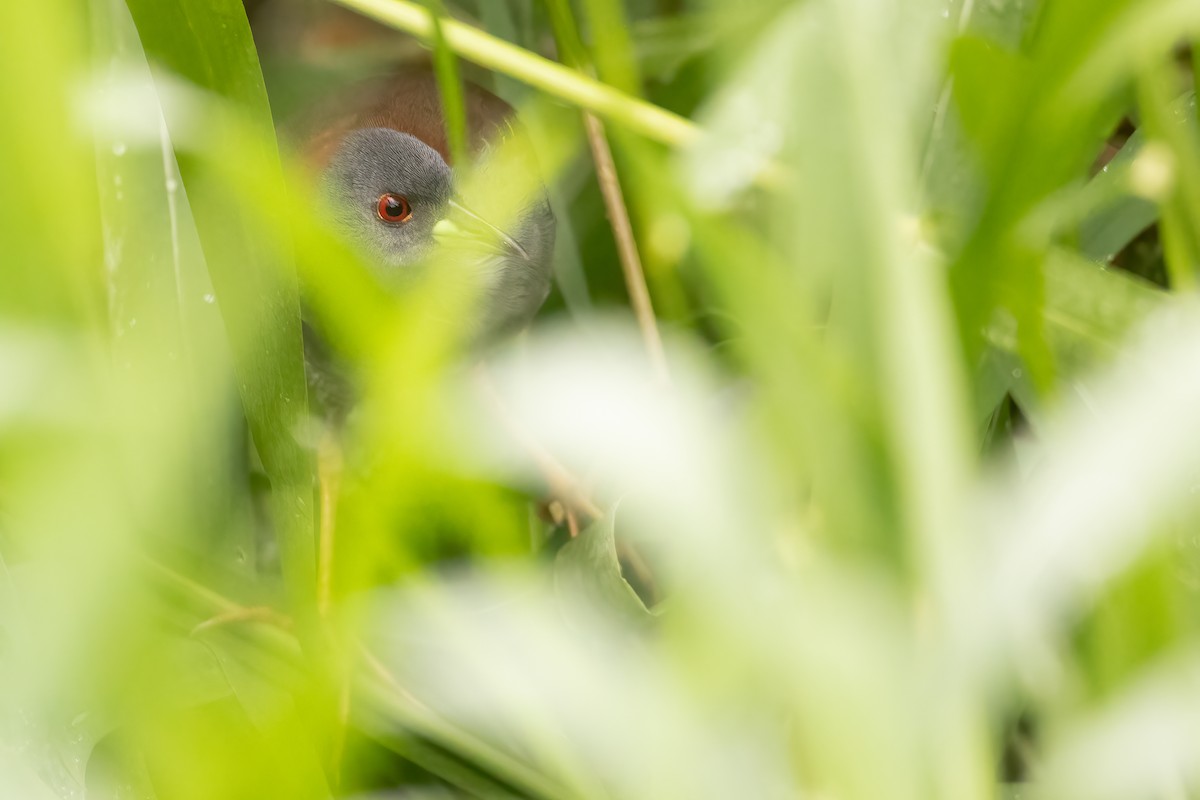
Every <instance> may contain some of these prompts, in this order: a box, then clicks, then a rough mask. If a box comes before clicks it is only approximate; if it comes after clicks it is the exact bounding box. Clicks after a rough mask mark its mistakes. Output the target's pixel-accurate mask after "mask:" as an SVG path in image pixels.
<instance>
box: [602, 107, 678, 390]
mask: <svg viewBox="0 0 1200 800" xmlns="http://www.w3.org/2000/svg"><path fill="white" fill-rule="evenodd" d="M583 122H584V129H585V130H586V131H587V139H588V147H589V148H590V149H591V151H592V159H593V160H594V161H595V162H596V180H598V181H599V182H600V193H601V194H602V195H603V197H604V208H605V210H606V211H607V212H608V221H609V224H611V225H612V230H613V238H614V239H615V240H616V243H617V257H618V260H620V262H621V271H622V272H623V273H624V275H625V287H626V290H627V291H628V292H629V304H630V305H631V306H633V314H634V317H636V319H637V323H638V329H639V330H640V331H641V333H642V340H643V342H644V344H645V346H646V353H647V354H648V355H649V356H650V363H651V365H652V366H653V367H654V375H655V377H656V378H657V379H658V380H659V381H660V382H662V383H664V384H666V383H670V380H671V373H670V370H669V368H668V367H667V355H666V352H665V351H664V350H663V342H662V335H661V334H660V333H659V330H658V320H657V318H656V317H655V316H654V304H653V302H652V301H651V300H650V289H649V287H648V286H647V285H646V271H645V270H644V269H643V268H642V257H641V255H639V253H638V249H637V240H636V239H635V238H634V235H633V224H632V223H631V222H630V220H629V209H628V208H627V207H626V205H625V195H624V194H623V193H622V191H621V181H620V179H619V178H618V177H617V166H616V163H615V162H614V161H613V155H612V148H611V147H610V146H609V144H608V137H607V136H606V135H605V133H604V123H602V122H601V121H600V120H599V119H598V118H597V117H596V115H595V114H589V113H587V112H584V115H583Z"/></svg>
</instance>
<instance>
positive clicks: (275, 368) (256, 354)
mask: <svg viewBox="0 0 1200 800" xmlns="http://www.w3.org/2000/svg"><path fill="white" fill-rule="evenodd" d="M129 9H130V11H131V12H132V14H133V18H134V21H135V23H136V24H137V27H138V31H139V32H140V34H141V39H142V44H143V47H144V48H145V50H146V54H147V56H148V57H149V58H150V60H151V62H152V63H154V64H157V65H160V66H162V67H164V68H166V69H167V70H169V71H170V72H171V73H173V74H175V75H177V76H180V77H182V78H184V79H186V80H188V81H190V82H192V83H194V84H195V85H197V86H199V87H201V88H203V89H205V90H207V91H209V92H211V93H213V94H215V95H217V96H218V97H220V98H221V99H222V100H224V101H225V102H227V103H228V104H229V105H230V106H231V107H232V108H233V109H235V110H236V112H237V114H238V115H239V116H240V118H241V119H242V121H243V123H244V124H245V125H246V126H247V128H248V129H249V131H251V132H252V133H253V134H254V135H250V136H246V137H243V138H235V137H231V136H228V135H226V136H224V137H221V136H217V137H216V139H217V140H215V141H208V142H205V143H204V144H205V147H206V148H208V150H209V157H210V158H217V159H220V158H223V157H226V156H225V154H226V153H227V152H233V151H237V152H239V153H241V154H242V155H243V156H244V157H248V158H253V159H254V160H256V161H257V162H258V163H259V164H261V166H262V175H263V177H264V178H265V179H266V180H268V181H269V183H270V185H271V186H274V187H276V188H277V190H278V194H277V195H276V196H279V197H282V196H285V195H286V192H285V190H284V186H283V179H282V175H281V173H280V169H279V155H278V152H277V149H276V147H275V140H274V136H273V126H272V121H271V112H270V108H269V106H268V104H267V96H266V90H265V88H264V86H263V78H262V71H261V69H260V67H259V63H258V57H257V54H256V51H255V48H254V40H253V38H252V36H251V34H250V27H249V25H248V23H247V21H246V14H245V10H244V9H243V7H242V4H241V2H238V0H181V2H161V1H160V0H129ZM157 77H158V78H159V84H160V88H161V87H162V86H164V85H165V84H167V83H169V79H168V78H166V77H165V76H162V75H158V76H157ZM165 111H166V113H167V120H166V121H167V127H168V129H169V131H170V133H171V136H172V138H173V139H175V140H177V141H182V140H183V138H184V137H185V136H187V134H188V133H189V132H190V131H189V127H188V122H189V121H188V120H187V119H186V117H185V116H184V115H183V114H180V113H172V112H173V109H172V107H171V105H170V104H167V107H166V108H165ZM214 130H227V129H225V128H220V129H214ZM178 155H179V161H180V170H181V172H182V174H183V180H184V185H185V187H186V188H187V191H188V196H189V199H190V200H191V203H192V209H193V213H194V215H195V219H196V225H197V228H198V229H199V231H200V239H201V243H202V245H203V248H204V254H205V256H206V258H207V262H208V269H209V274H210V276H211V278H212V284H213V287H214V289H215V293H216V299H217V302H218V303H219V304H220V308H221V313H222V316H223V318H224V320H225V326H226V330H227V332H228V336H229V339H230V343H231V345H232V350H233V359H234V369H235V371H236V373H237V382H238V387H239V390H240V393H241V397H242V404H243V407H244V409H245V413H246V418H247V420H248V422H249V425H250V431H251V434H252V436H253V438H254V443H255V446H256V447H257V449H258V452H259V456H260V458H261V459H262V462H263V466H264V468H265V470H266V472H267V475H268V477H269V478H270V480H271V484H272V493H271V500H272V506H273V511H274V519H275V524H276V526H277V535H278V538H279V547H280V554H281V558H282V562H283V569H284V574H285V577H286V578H287V581H288V586H289V590H290V592H291V595H292V602H293V603H294V604H295V605H296V610H297V614H298V616H299V617H300V618H301V619H303V618H304V616H305V615H306V614H307V613H308V612H309V610H310V609H311V608H312V606H313V595H314V591H315V571H316V564H315V558H316V556H315V542H314V535H313V534H314V522H313V463H312V455H311V454H310V453H309V452H307V451H306V450H305V449H303V448H302V447H301V446H300V445H299V444H298V443H297V441H296V439H295V438H294V434H295V431H296V430H297V429H298V427H299V424H300V423H301V421H302V420H304V419H305V418H306V417H307V388H306V384H305V377H304V355H303V344H302V338H301V328H300V298H299V291H298V288H297V283H296V278H295V274H294V271H293V269H292V267H291V265H290V263H287V262H286V261H284V256H283V255H282V254H281V253H280V252H279V251H278V250H277V249H276V248H273V247H272V245H271V244H270V242H268V241H264V237H263V236H262V235H261V232H260V231H258V230H256V229H255V228H254V226H253V225H252V224H251V222H250V221H249V220H247V219H246V218H245V217H244V216H243V215H241V214H239V213H238V211H237V204H236V203H235V202H231V199H230V198H229V197H228V196H227V194H226V193H225V192H223V191H221V190H220V189H218V188H217V186H219V184H218V183H217V182H215V181H211V180H210V179H209V176H210V170H209V169H208V168H207V166H206V165H205V164H204V162H203V161H202V160H201V159H198V158H196V157H191V156H188V155H187V154H186V153H184V152H178Z"/></svg>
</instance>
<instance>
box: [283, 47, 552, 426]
mask: <svg viewBox="0 0 1200 800" xmlns="http://www.w3.org/2000/svg"><path fill="white" fill-rule="evenodd" d="M463 105H464V111H465V116H466V126H465V127H466V130H465V134H466V147H465V154H466V156H467V160H468V162H469V163H467V164H456V163H454V159H453V157H452V154H451V148H450V142H449V137H448V133H447V127H446V120H445V114H444V112H443V103H442V97H441V92H440V89H439V85H438V81H437V78H436V76H435V75H434V73H433V72H432V71H428V70H422V69H410V70H407V71H405V72H403V73H397V74H390V75H385V76H380V77H377V78H372V79H368V80H365V81H361V82H359V83H358V84H356V85H354V86H352V87H350V88H349V89H344V90H341V91H339V92H338V93H337V94H336V95H335V96H334V97H333V98H332V99H330V100H328V101H326V102H322V103H319V104H317V105H316V107H315V108H314V109H312V110H310V111H309V112H308V113H307V114H304V115H303V116H301V117H300V118H299V119H298V120H296V121H294V122H293V123H292V124H291V125H290V126H289V128H288V131H287V138H288V139H289V140H290V142H291V144H292V147H293V148H294V149H296V150H297V151H298V155H299V157H300V159H301V160H302V162H304V163H305V164H306V165H307V166H308V167H309V169H310V170H311V171H312V172H313V173H314V175H315V177H316V181H315V185H316V187H317V191H318V193H319V195H320V199H321V202H320V204H319V207H320V208H322V209H324V210H325V211H324V212H323V213H324V215H325V218H326V222H328V223H329V224H330V226H331V227H332V228H333V229H334V230H335V231H336V232H338V233H339V234H340V235H341V236H342V237H343V238H344V239H345V240H346V241H347V242H349V244H350V245H351V246H352V247H354V248H355V249H356V250H357V251H358V252H359V254H360V255H361V256H362V257H363V258H364V259H365V260H366V262H367V263H368V264H370V265H371V266H372V267H373V268H374V269H376V270H377V272H378V274H379V275H380V276H381V277H383V278H384V279H385V281H386V280H387V279H399V280H401V281H402V279H403V278H404V277H406V276H409V275H410V274H412V273H413V272H414V271H415V270H418V269H420V268H421V267H422V265H424V264H426V263H427V262H429V263H432V264H433V265H434V266H437V265H438V264H439V263H442V264H444V263H445V260H444V259H443V260H441V261H433V260H431V259H430V257H431V255H433V254H434V253H435V251H436V250H437V248H439V247H444V248H446V249H447V251H448V254H447V256H446V258H450V259H454V260H455V262H457V263H456V264H455V266H458V267H465V268H466V269H467V270H469V271H470V272H471V273H472V274H473V275H474V276H475V279H476V280H477V284H478V288H479V296H478V301H477V302H476V303H475V305H474V307H473V309H472V311H471V318H470V319H469V320H465V321H464V322H465V323H466V324H464V325H463V328H464V330H466V331H468V334H469V341H470V342H471V343H472V344H490V343H494V342H497V341H500V340H503V339H504V338H506V337H508V336H509V335H511V334H512V333H514V332H516V331H519V330H521V329H522V328H524V327H525V326H526V325H527V324H528V323H529V321H530V320H531V319H532V317H533V316H534V314H535V313H536V312H537V311H538V309H539V308H540V307H541V305H542V304H543V302H544V301H545V299H546V297H547V296H548V294H549V292H550V286H551V282H552V273H553V250H554V238H555V217H554V214H553V211H552V210H551V207H550V202H549V197H548V194H547V190H546V187H545V185H544V183H543V181H542V180H541V178H540V177H539V176H538V174H537V173H538V165H537V160H536V157H535V155H534V151H533V147H532V146H531V144H530V142H529V140H528V137H527V135H526V134H525V132H524V130H523V129H522V127H521V126H520V123H519V122H518V121H517V119H516V115H515V112H514V110H513V108H512V107H511V106H509V105H508V104H507V103H505V102H504V101H503V100H501V99H500V98H498V97H496V96H495V95H494V94H492V93H491V92H488V91H487V90H486V89H483V88H482V87H480V86H478V85H476V84H473V83H469V82H465V83H464V84H463ZM497 154H500V155H501V156H502V157H499V158H496V157H495V156H497ZM468 168H475V173H473V174H475V175H476V176H479V175H482V178H483V179H482V180H475V181H472V186H475V187H477V190H476V191H475V192H474V193H473V194H472V196H471V199H470V200H467V199H466V198H465V196H464V194H465V192H464V189H465V187H464V185H463V177H464V175H466V174H467V172H468ZM514 187H518V188H516V189H515V190H514ZM304 337H305V342H304V344H305V357H306V361H307V362H308V367H309V384H310V390H311V391H312V392H313V394H315V395H316V398H315V399H316V400H317V401H318V402H320V403H321V405H322V406H323V407H325V408H326V409H328V410H330V411H332V412H334V413H337V414H342V413H344V412H345V411H346V410H347V407H348V406H349V405H350V404H351V403H352V397H351V396H352V390H351V387H350V384H351V381H350V380H349V379H348V377H347V373H346V370H345V368H344V365H341V364H339V363H338V361H337V359H336V358H334V357H333V356H332V354H331V353H330V349H329V348H328V346H327V345H326V343H325V342H324V340H323V339H322V337H321V336H320V334H319V332H318V330H317V326H316V325H315V324H314V323H313V322H312V321H311V320H309V319H306V320H305V324H304Z"/></svg>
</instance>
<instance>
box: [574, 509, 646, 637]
mask: <svg viewBox="0 0 1200 800" xmlns="http://www.w3.org/2000/svg"><path fill="white" fill-rule="evenodd" d="M616 524H617V509H613V510H612V511H610V512H609V513H608V514H607V515H606V516H605V517H604V518H603V519H600V520H597V521H595V522H593V523H592V524H591V525H589V526H588V527H587V528H585V529H584V530H582V531H580V533H579V536H578V537H576V538H575V539H572V540H571V541H569V542H567V543H566V544H565V545H563V547H562V549H561V550H559V551H558V556H557V557H556V558H555V560H554V581H555V585H556V586H557V587H558V591H559V592H560V593H562V594H563V595H564V596H566V597H567V598H569V599H575V600H582V601H583V602H584V603H585V604H592V605H594V606H595V608H597V609H602V610H611V611H613V612H614V613H617V614H620V615H623V616H626V617H628V618H629V619H631V620H643V619H649V618H650V617H651V615H650V612H649V611H647V610H646V606H645V605H644V604H643V603H642V600H641V598H639V597H638V596H637V592H635V591H634V590H633V587H632V586H630V585H629V582H628V581H626V580H625V576H624V575H622V574H621V562H620V560H619V559H618V558H617V542H616Z"/></svg>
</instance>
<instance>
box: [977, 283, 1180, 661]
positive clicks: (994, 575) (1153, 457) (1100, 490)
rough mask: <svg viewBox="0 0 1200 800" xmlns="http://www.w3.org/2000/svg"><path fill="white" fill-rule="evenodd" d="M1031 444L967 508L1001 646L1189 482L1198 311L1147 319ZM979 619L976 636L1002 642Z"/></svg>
mask: <svg viewBox="0 0 1200 800" xmlns="http://www.w3.org/2000/svg"><path fill="white" fill-rule="evenodd" d="M1038 449H1039V455H1040V458H1039V459H1038V461H1037V464H1036V465H1035V466H1034V467H1033V469H1032V470H1029V471H1027V472H1025V473H1024V474H1014V475H1011V476H1009V478H1008V480H1007V481H1004V482H997V484H996V485H994V486H992V487H990V488H989V489H988V490H987V492H986V497H987V499H986V500H985V501H984V502H983V503H981V504H980V507H979V509H978V512H977V513H978V514H979V516H980V518H981V519H980V521H981V524H982V527H984V528H986V529H989V530H990V531H991V533H992V536H991V537H990V539H989V541H988V542H987V543H986V547H985V548H983V549H982V552H981V553H980V556H981V559H980V563H979V570H980V573H981V579H982V582H981V583H980V584H979V586H980V587H983V586H986V587H987V593H986V598H987V603H988V605H990V609H991V611H992V612H994V613H995V614H996V617H995V618H993V619H991V620H990V622H991V623H997V624H999V625H1001V626H1002V627H1003V628H1004V629H1005V630H1007V632H1008V633H1009V634H1011V635H1012V636H1014V637H1015V639H1013V640H1009V641H1008V643H1009V644H1012V643H1013V642H1014V641H1015V642H1016V643H1018V644H1020V643H1025V644H1029V643H1031V642H1032V641H1034V639H1032V638H1030V637H1031V636H1033V635H1034V634H1036V633H1038V632H1039V631H1040V630H1041V628H1042V627H1043V626H1045V625H1047V624H1052V623H1053V622H1055V621H1056V620H1057V619H1059V618H1060V617H1061V615H1062V614H1064V613H1065V612H1066V611H1068V610H1069V609H1070V608H1071V607H1072V606H1073V605H1075V604H1077V603H1078V602H1079V601H1080V600H1081V598H1082V597H1083V596H1086V594H1087V593H1088V592H1089V591H1091V590H1093V589H1095V588H1096V587H1097V586H1098V585H1099V583H1100V582H1101V581H1104V580H1107V579H1109V578H1111V577H1112V576H1114V575H1115V574H1116V573H1117V572H1118V571H1119V570H1121V569H1122V568H1123V567H1125V566H1126V565H1128V564H1129V563H1130V561H1131V560H1132V559H1133V558H1134V557H1135V556H1136V555H1137V554H1138V553H1139V552H1140V551H1141V549H1142V548H1143V547H1144V546H1145V544H1146V543H1147V542H1148V541H1149V540H1150V539H1151V538H1152V537H1153V536H1154V535H1155V534H1157V533H1159V532H1160V531H1161V525H1162V524H1163V523H1164V522H1165V521H1166V520H1167V518H1168V515H1169V514H1170V513H1171V512H1172V510H1175V509H1178V508H1179V507H1180V505H1181V504H1182V503H1184V502H1185V501H1186V498H1187V496H1188V494H1189V492H1190V490H1191V489H1192V488H1193V487H1195V486H1196V485H1197V482H1198V481H1200V309H1197V308H1196V307H1195V305H1192V304H1187V305H1185V304H1179V305H1176V306H1174V307H1172V308H1169V309H1167V310H1166V311H1165V312H1164V313H1163V314H1161V315H1160V316H1158V317H1157V318H1154V319H1152V320H1151V322H1150V323H1149V324H1148V326H1147V327H1146V328H1145V330H1144V331H1143V332H1142V334H1141V338H1140V340H1138V343H1137V345H1136V346H1135V347H1133V348H1132V349H1131V350H1130V351H1129V352H1128V353H1127V354H1126V355H1125V356H1124V357H1123V358H1122V361H1121V363H1120V365H1119V366H1118V367H1117V369H1116V370H1115V371H1114V372H1113V373H1112V374H1110V375H1108V376H1107V377H1105V378H1103V379H1101V380H1100V381H1098V382H1097V383H1096V384H1095V385H1094V386H1093V387H1092V388H1091V389H1090V390H1089V391H1088V392H1087V394H1086V400H1085V399H1084V398H1083V397H1081V396H1079V395H1075V396H1074V397H1071V396H1068V397H1067V398H1066V401H1065V403H1064V407H1063V408H1062V409H1060V411H1059V413H1058V415H1057V417H1056V418H1052V419H1051V420H1048V421H1047V423H1046V424H1045V426H1044V427H1043V429H1042V431H1041V441H1040V444H1039V448H1038ZM984 621H985V622H986V620H984ZM991 627H992V625H991V624H986V625H985V626H984V629H983V630H981V631H980V635H981V636H985V637H989V638H992V639H993V643H1000V642H1003V641H1004V640H1003V639H997V638H995V637H992V636H991V634H992V633H994V631H993V630H991Z"/></svg>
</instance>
